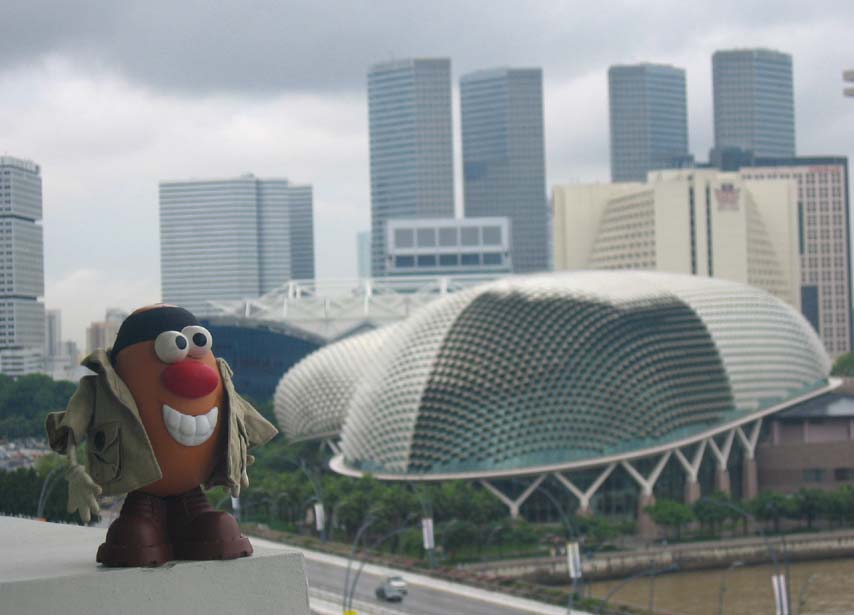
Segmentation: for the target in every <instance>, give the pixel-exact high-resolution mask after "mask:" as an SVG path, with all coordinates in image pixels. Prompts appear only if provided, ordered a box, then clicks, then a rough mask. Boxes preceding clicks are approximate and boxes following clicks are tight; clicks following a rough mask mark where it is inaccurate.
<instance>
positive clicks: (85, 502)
mask: <svg viewBox="0 0 854 615" xmlns="http://www.w3.org/2000/svg"><path fill="white" fill-rule="evenodd" d="M65 476H66V478H67V479H68V512H70V513H74V512H77V513H78V514H79V515H80V519H81V520H82V521H83V523H89V521H90V520H91V519H92V515H97V514H98V513H99V512H100V511H101V508H100V507H99V506H98V500H97V499H96V498H97V497H98V496H99V495H101V488H100V487H99V486H98V485H96V484H95V482H94V481H93V480H92V477H91V476H89V474H87V473H86V468H84V467H83V466H81V465H73V466H71V467H70V468H68V472H67V473H66V475H65Z"/></svg>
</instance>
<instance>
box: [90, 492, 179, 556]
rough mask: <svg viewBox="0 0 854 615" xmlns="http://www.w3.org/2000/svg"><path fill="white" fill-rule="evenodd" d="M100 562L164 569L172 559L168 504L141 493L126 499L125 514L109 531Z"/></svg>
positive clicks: (123, 508)
mask: <svg viewBox="0 0 854 615" xmlns="http://www.w3.org/2000/svg"><path fill="white" fill-rule="evenodd" d="M95 559H96V561H97V562H98V563H100V564H104V566H115V567H118V566H160V565H161V564H164V563H166V562H168V561H169V560H171V559H172V545H171V543H170V542H169V535H168V532H167V530H166V502H165V501H164V500H163V498H159V497H157V496H155V495H149V494H148V493H143V492H141V491H132V492H131V493H129V494H127V497H125V503H124V505H123V506H122V512H121V514H119V517H118V519H116V520H115V521H113V522H112V524H110V529H109V530H107V541H106V542H105V543H104V544H102V545H101V546H100V547H99V548H98V555H97V556H96V558H95Z"/></svg>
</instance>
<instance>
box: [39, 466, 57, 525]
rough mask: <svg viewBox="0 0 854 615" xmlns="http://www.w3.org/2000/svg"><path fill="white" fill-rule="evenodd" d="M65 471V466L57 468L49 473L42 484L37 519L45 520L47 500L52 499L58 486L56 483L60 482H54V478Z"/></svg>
mask: <svg viewBox="0 0 854 615" xmlns="http://www.w3.org/2000/svg"><path fill="white" fill-rule="evenodd" d="M63 469H64V466H57V467H55V468H54V469H53V470H51V471H50V472H48V474H47V476H45V478H44V482H43V483H42V491H41V494H40V495H39V504H38V507H37V508H36V518H37V519H44V509H45V506H47V500H48V498H49V497H50V494H51V492H52V491H53V488H54V487H55V486H56V483H57V482H58V481H56V480H54V477H55V476H56V474H57V472H59V471H60V470H63Z"/></svg>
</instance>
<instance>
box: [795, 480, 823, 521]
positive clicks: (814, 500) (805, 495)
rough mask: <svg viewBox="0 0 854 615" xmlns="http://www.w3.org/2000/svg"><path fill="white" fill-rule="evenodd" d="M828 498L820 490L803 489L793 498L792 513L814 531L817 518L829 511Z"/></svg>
mask: <svg viewBox="0 0 854 615" xmlns="http://www.w3.org/2000/svg"><path fill="white" fill-rule="evenodd" d="M828 499H829V498H828V497H827V495H826V494H825V492H824V491H821V490H820V489H801V490H800V491H798V492H797V493H796V494H794V496H792V505H791V507H792V511H791V512H793V513H794V516H795V517H796V518H798V519H802V520H804V521H806V522H807V528H808V529H812V525H813V522H814V521H815V518H816V517H817V516H819V515H820V514H822V513H824V512H826V511H828V509H829V506H828Z"/></svg>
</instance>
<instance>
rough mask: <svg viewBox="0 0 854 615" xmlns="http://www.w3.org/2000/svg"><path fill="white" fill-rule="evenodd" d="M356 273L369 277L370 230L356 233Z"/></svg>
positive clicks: (362, 276)
mask: <svg viewBox="0 0 854 615" xmlns="http://www.w3.org/2000/svg"><path fill="white" fill-rule="evenodd" d="M356 273H357V275H358V276H359V277H360V278H369V277H371V231H362V232H361V233H357V234H356Z"/></svg>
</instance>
